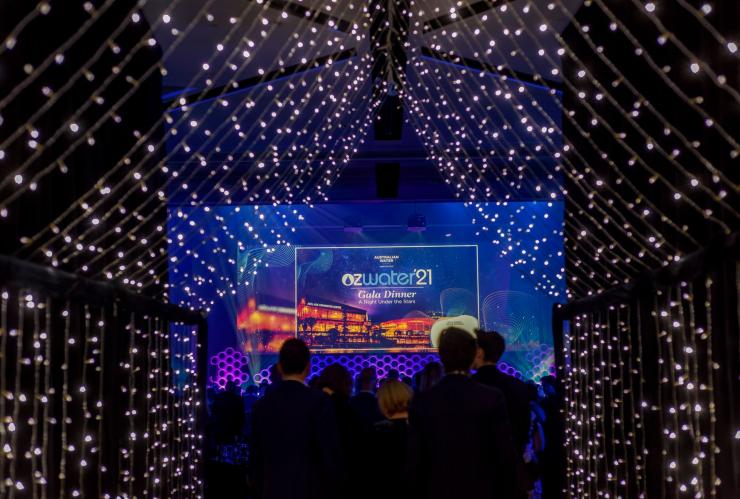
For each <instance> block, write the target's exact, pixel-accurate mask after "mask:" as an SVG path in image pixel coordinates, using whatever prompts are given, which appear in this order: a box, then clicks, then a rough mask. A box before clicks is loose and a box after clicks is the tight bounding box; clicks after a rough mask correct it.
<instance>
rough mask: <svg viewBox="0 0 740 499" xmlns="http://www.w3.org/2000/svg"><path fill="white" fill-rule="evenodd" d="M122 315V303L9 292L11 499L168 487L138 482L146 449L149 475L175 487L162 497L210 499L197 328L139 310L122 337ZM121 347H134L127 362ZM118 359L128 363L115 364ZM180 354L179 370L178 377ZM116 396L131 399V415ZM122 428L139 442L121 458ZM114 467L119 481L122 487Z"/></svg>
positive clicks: (3, 437)
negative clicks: (205, 498) (200, 428)
mask: <svg viewBox="0 0 740 499" xmlns="http://www.w3.org/2000/svg"><path fill="white" fill-rule="evenodd" d="M119 318H120V317H119V314H118V307H117V305H112V306H110V307H100V306H95V305H89V304H85V303H80V302H78V301H67V302H60V301H59V300H58V299H52V298H50V297H45V296H44V295H43V294H42V293H39V292H36V291H31V290H25V289H19V288H13V289H10V288H6V289H5V290H4V291H3V292H2V295H1V296H0V328H1V330H0V331H1V332H2V337H1V340H0V354H1V356H0V359H1V363H2V368H3V373H4V375H3V377H2V383H0V385H2V386H0V388H2V390H3V396H2V397H1V398H0V400H2V402H0V420H1V421H2V423H3V424H2V425H0V426H1V427H2V432H0V447H1V452H0V474H2V476H3V480H0V493H2V494H3V496H4V497H17V496H21V495H25V494H26V493H30V494H32V495H34V496H35V497H54V496H57V495H59V496H61V495H63V496H70V497H85V496H89V495H95V496H98V497H105V496H113V495H115V494H116V493H117V492H116V491H125V492H126V493H128V494H129V496H130V497H132V496H133V495H136V494H139V493H141V491H143V490H150V491H153V490H156V487H149V485H148V484H145V483H142V482H141V478H139V477H137V469H136V467H138V466H140V464H137V462H138V461H136V460H137V459H138V457H137V454H136V453H137V452H138V449H142V450H143V449H144V448H146V450H147V459H146V460H145V463H146V466H147V468H148V473H152V472H154V474H155V476H156V479H155V480H156V481H157V482H158V483H161V484H162V485H161V486H166V487H167V489H164V490H163V491H162V492H161V494H163V495H168V496H172V495H180V494H186V495H192V496H199V495H200V494H201V490H202V483H201V477H200V474H199V471H198V470H199V469H200V466H201V465H200V462H201V455H200V452H201V451H200V445H201V442H200V438H199V437H198V435H197V433H196V428H195V421H196V420H195V417H196V412H197V411H198V410H199V407H200V394H199V388H198V385H197V383H198V377H197V376H198V374H197V371H196V367H195V366H196V362H197V360H196V359H197V356H196V351H195V345H196V343H197V339H196V338H197V329H196V328H194V327H188V326H178V325H176V324H172V323H169V322H168V321H162V320H161V319H160V318H156V321H154V320H153V319H154V318H153V317H151V316H140V315H136V314H135V313H133V312H132V313H130V315H129V319H128V321H127V324H126V325H125V327H123V328H119V326H118V325H117V323H119ZM155 322H156V325H157V326H156V327H155V326H154V324H155ZM162 325H164V328H161V326H162ZM170 329H172V331H170ZM109 334H112V335H113V336H114V337H115V339H114V340H113V341H111V340H109V339H107V338H106V335H109ZM124 337H125V338H126V339H125V340H123V338H124ZM119 340H120V341H121V342H122V344H125V345H126V348H125V353H122V354H121V355H116V353H115V350H116V347H113V345H115V343H116V342H117V341H119ZM52 344H53V345H54V346H52ZM155 345H156V347H155ZM111 348H113V350H111ZM60 350H61V351H60ZM107 356H110V357H111V358H116V357H118V362H119V363H118V364H108V363H107V358H108V357H107ZM172 357H174V358H176V359H177V362H178V369H177V370H174V372H172V373H171V371H170V360H171V358H172ZM8 361H10V362H12V363H13V365H12V366H11V365H9V364H8ZM119 373H125V374H119ZM11 386H12V388H11ZM113 387H115V389H118V390H120V395H121V400H125V403H123V404H121V407H118V405H119V404H117V403H116V402H115V401H114V398H115V397H112V396H111V395H112V394H111V393H110V391H109V390H110V389H111V388H113ZM171 409H175V410H171ZM117 410H121V411H122V412H120V413H118V412H117ZM152 415H156V417H152ZM122 431H123V432H125V433H124V435H125V437H124V438H126V440H127V441H128V445H126V446H124V447H123V448H121V449H120V450H119V449H118V447H117V446H116V443H115V441H114V439H111V438H110V436H109V435H110V434H111V432H113V434H116V435H118V434H120V432H122ZM57 439H58V440H57ZM175 444H176V445H175ZM52 445H53V446H54V447H57V446H58V449H59V457H58V458H56V457H55V456H56V453H55V452H51V446H52ZM150 447H151V449H153V451H152V452H151V454H153V456H151V457H152V459H150V454H149V449H150ZM111 460H116V461H118V462H113V461H111ZM114 470H117V473H118V476H115V477H112V478H111V477H110V473H111V472H113V471H114ZM137 480H139V481H138V482H137ZM157 495H159V494H157Z"/></svg>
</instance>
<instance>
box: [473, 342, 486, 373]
mask: <svg viewBox="0 0 740 499" xmlns="http://www.w3.org/2000/svg"><path fill="white" fill-rule="evenodd" d="M484 356H485V355H484V353H483V349H482V348H481V347H478V348H477V349H476V351H475V358H474V359H473V369H478V368H479V367H480V366H482V365H483V359H484Z"/></svg>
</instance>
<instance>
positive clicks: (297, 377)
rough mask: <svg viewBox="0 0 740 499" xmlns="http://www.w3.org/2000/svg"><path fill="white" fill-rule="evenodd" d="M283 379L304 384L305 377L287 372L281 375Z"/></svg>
mask: <svg viewBox="0 0 740 499" xmlns="http://www.w3.org/2000/svg"><path fill="white" fill-rule="evenodd" d="M283 381H297V382H299V383H300V384H302V385H305V384H306V377H305V376H301V375H300V374H288V375H287V376H283Z"/></svg>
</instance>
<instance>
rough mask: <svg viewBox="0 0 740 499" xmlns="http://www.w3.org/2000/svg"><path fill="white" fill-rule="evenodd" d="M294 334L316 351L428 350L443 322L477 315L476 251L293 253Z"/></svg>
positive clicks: (348, 249)
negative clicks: (433, 332) (437, 326)
mask: <svg viewBox="0 0 740 499" xmlns="http://www.w3.org/2000/svg"><path fill="white" fill-rule="evenodd" d="M295 279H296V281H295V310H296V331H297V335H298V336H299V337H300V338H302V339H303V340H305V341H306V343H307V344H308V345H309V346H311V348H312V349H314V351H324V352H333V353H336V352H347V351H377V350H383V351H404V352H406V351H426V350H430V349H431V342H430V333H431V330H432V325H433V324H434V322H435V321H436V320H437V319H439V318H440V317H445V316H456V315H472V316H474V317H478V247H477V246H474V245H467V246H454V245H449V246H349V247H308V248H296V250H295Z"/></svg>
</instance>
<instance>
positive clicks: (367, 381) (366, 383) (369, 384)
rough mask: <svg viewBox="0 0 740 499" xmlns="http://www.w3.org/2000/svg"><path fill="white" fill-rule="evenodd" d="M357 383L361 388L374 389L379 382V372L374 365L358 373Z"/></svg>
mask: <svg viewBox="0 0 740 499" xmlns="http://www.w3.org/2000/svg"><path fill="white" fill-rule="evenodd" d="M357 384H358V386H359V388H360V390H372V389H374V388H375V385H377V384H378V374H377V373H376V371H375V368H374V367H365V368H363V369H362V371H360V374H358V375H357Z"/></svg>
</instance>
